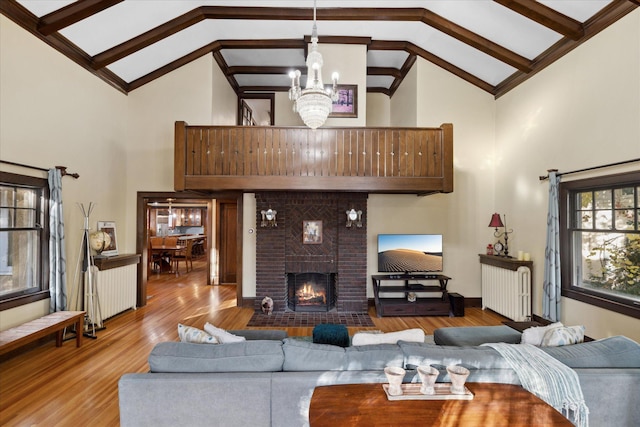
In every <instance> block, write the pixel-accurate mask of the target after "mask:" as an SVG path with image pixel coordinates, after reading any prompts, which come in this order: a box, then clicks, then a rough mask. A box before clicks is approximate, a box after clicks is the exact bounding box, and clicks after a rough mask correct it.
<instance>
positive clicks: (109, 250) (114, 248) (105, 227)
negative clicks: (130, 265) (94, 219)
mask: <svg viewBox="0 0 640 427" xmlns="http://www.w3.org/2000/svg"><path fill="white" fill-rule="evenodd" d="M98 230H100V231H104V232H105V233H107V234H108V235H109V237H111V243H109V246H107V247H106V248H104V250H103V251H102V253H101V255H105V256H113V255H118V240H117V238H116V223H115V222H114V221H98Z"/></svg>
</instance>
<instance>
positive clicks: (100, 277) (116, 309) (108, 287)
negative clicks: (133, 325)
mask: <svg viewBox="0 0 640 427" xmlns="http://www.w3.org/2000/svg"><path fill="white" fill-rule="evenodd" d="M92 268H93V270H92V271H93V272H94V274H93V276H94V283H95V288H96V294H97V298H96V299H97V307H96V309H95V310H92V309H91V308H90V307H87V315H88V317H89V320H90V321H91V322H92V323H95V324H96V325H99V326H101V324H102V320H106V319H108V318H110V317H113V316H115V315H116V314H118V313H122V312H123V311H126V310H128V309H130V308H133V309H135V308H136V286H137V285H136V284H137V274H138V273H137V266H136V265H135V264H132V265H126V266H123V267H117V268H110V269H108V270H98V269H97V267H92ZM85 278H86V276H85ZM86 282H88V280H86ZM86 282H85V283H86ZM85 295H89V292H88V289H87V290H86V291H85ZM94 311H95V313H93V312H94ZM94 317H95V318H94Z"/></svg>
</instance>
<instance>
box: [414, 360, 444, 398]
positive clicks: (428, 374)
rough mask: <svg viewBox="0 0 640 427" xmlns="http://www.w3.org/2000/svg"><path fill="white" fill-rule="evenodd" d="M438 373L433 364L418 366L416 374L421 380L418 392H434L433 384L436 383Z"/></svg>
mask: <svg viewBox="0 0 640 427" xmlns="http://www.w3.org/2000/svg"><path fill="white" fill-rule="evenodd" d="M439 374H440V371H438V370H437V369H436V368H434V367H433V366H418V375H419V376H420V380H421V381H422V385H421V386H420V393H422V394H435V389H434V387H433V385H434V384H435V383H436V380H437V379H438V375H439Z"/></svg>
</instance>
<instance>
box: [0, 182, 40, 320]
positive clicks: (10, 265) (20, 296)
mask: <svg viewBox="0 0 640 427" xmlns="http://www.w3.org/2000/svg"><path fill="white" fill-rule="evenodd" d="M48 242H49V184H48V182H47V180H46V179H42V178H34V177H29V176H23V175H16V174H12V173H7V172H0V310H6V309H8V308H12V307H16V306H19V305H23V304H28V303H31V302H34V301H37V300H41V299H45V298H49V291H48V288H49V268H48V267H49V258H48V257H49V243H48Z"/></svg>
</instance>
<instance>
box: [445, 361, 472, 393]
mask: <svg viewBox="0 0 640 427" xmlns="http://www.w3.org/2000/svg"><path fill="white" fill-rule="evenodd" d="M447 372H448V373H449V379H451V393H452V394H464V393H465V388H464V383H465V381H467V377H468V376H469V373H470V372H469V370H468V369H467V368H465V367H463V366H457V365H451V366H447Z"/></svg>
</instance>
